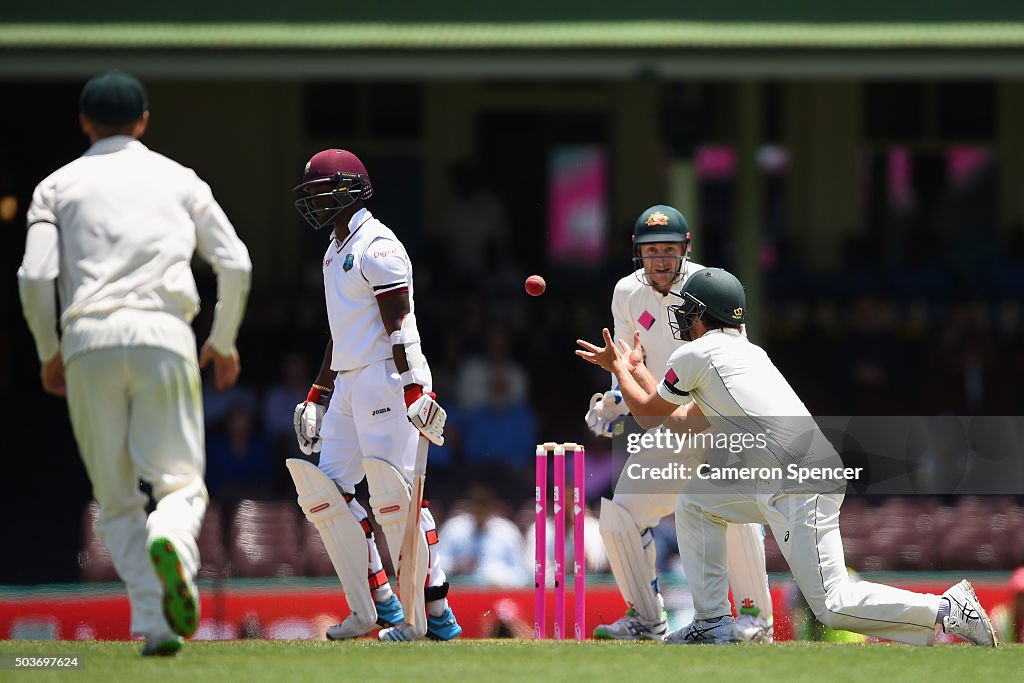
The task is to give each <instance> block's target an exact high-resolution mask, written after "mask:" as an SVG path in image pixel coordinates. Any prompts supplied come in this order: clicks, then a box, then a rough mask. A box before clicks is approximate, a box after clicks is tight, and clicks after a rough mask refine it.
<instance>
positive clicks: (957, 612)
mask: <svg viewBox="0 0 1024 683" xmlns="http://www.w3.org/2000/svg"><path fill="white" fill-rule="evenodd" d="M941 599H942V600H945V601H946V602H947V603H948V604H949V616H947V617H943V618H942V631H943V632H944V633H952V634H953V635H955V636H957V637H958V638H963V639H964V640H966V641H968V642H971V643H974V644H975V645H980V646H981V647H996V646H997V645H998V644H999V641H998V639H997V638H996V632H995V630H994V629H993V628H992V622H991V621H989V618H988V614H986V613H985V608H984V607H982V606H981V603H980V602H979V601H978V596H977V595H976V594H975V592H974V586H972V585H971V582H970V581H968V580H967V579H964V580H963V581H961V582H960V583H958V584H956V585H955V586H952V587H950V588H949V589H948V590H947V591H946V592H945V593H943V594H942V598H941Z"/></svg>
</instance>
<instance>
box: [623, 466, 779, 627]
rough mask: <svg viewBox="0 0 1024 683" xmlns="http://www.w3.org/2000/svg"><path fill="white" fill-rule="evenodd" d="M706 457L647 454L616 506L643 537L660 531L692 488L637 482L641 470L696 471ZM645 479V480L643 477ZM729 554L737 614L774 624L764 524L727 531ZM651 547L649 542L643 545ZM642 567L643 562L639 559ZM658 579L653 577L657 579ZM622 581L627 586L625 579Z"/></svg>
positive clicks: (626, 470) (626, 474)
mask: <svg viewBox="0 0 1024 683" xmlns="http://www.w3.org/2000/svg"><path fill="white" fill-rule="evenodd" d="M703 459H704V454H703V452H702V451H698V450H694V449H684V450H683V451H682V452H681V453H675V452H673V449H669V448H659V449H641V450H640V451H638V452H637V453H633V454H631V455H630V456H629V457H628V458H627V460H626V463H625V465H624V466H623V468H622V472H621V473H620V474H619V479H618V481H617V482H616V484H615V490H614V493H613V495H612V501H613V502H614V503H616V504H618V505H620V506H621V507H623V508H624V509H625V510H626V511H627V512H629V514H630V515H632V517H633V520H634V521H635V522H636V525H637V527H639V528H640V531H641V532H643V531H644V530H645V529H649V528H653V527H656V526H658V524H659V523H660V522H661V520H662V518H664V517H666V516H668V515H670V514H672V513H673V512H675V508H676V503H677V502H678V501H679V494H680V493H681V492H682V490H683V486H684V485H685V484H686V480H685V479H682V478H675V479H659V480H651V479H644V480H639V479H632V478H631V477H630V473H631V472H633V473H634V474H636V473H637V472H638V470H637V468H636V467H634V466H639V467H640V468H655V469H660V468H664V467H666V466H670V465H673V464H678V463H682V464H685V465H686V466H688V467H691V468H694V467H696V466H697V465H698V464H700V463H701V462H703ZM638 476H639V475H638ZM726 538H727V542H728V548H727V551H726V554H727V555H728V572H729V585H730V586H731V588H732V594H733V600H734V602H735V604H736V609H737V611H738V610H740V609H741V607H743V606H744V605H753V606H756V607H757V609H758V610H759V611H760V614H761V616H763V617H764V618H766V619H768V620H769V621H770V620H771V618H772V616H773V612H774V610H773V608H772V601H771V593H770V592H769V590H768V577H767V576H766V574H765V559H764V531H763V528H762V526H761V525H760V524H730V525H728V527H727V529H726ZM649 542H650V539H647V538H645V539H644V540H643V543H644V544H645V547H646V544H647V543H649ZM638 562H639V558H638ZM651 578H652V579H653V577H651ZM616 580H617V581H618V582H619V583H620V584H621V583H622V582H623V580H622V579H619V578H618V577H617V578H616Z"/></svg>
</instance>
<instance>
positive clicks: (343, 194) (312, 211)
mask: <svg viewBox="0 0 1024 683" xmlns="http://www.w3.org/2000/svg"><path fill="white" fill-rule="evenodd" d="M323 183H330V188H331V189H329V190H327V191H326V192H318V193H313V194H310V193H309V189H310V188H311V187H313V186H316V185H319V184H323ZM292 192H294V193H295V194H298V195H300V196H299V197H298V198H297V199H296V200H295V208H296V209H297V210H298V212H299V213H300V214H301V215H302V217H303V218H305V219H306V222H307V223H309V224H310V225H311V226H313V228H314V229H315V230H319V229H320V228H322V227H324V226H325V225H329V224H330V223H331V222H333V221H334V219H335V218H336V217H337V216H338V214H339V213H341V211H342V210H344V209H346V208H348V207H349V206H351V205H352V204H353V203H355V202H356V201H357V200H367V199H369V198H370V197H372V196H373V185H372V184H371V183H370V174H368V173H367V172H366V167H365V166H363V162H362V161H360V160H359V157H357V156H356V155H355V154H353V153H352V152H349V151H347V150H344V149H325V150H324V151H322V152H317V153H316V154H314V155H313V157H312V158H311V159H310V160H309V161H307V162H306V168H305V169H304V170H303V172H302V182H301V183H299V184H298V185H296V186H295V188H294V189H293V190H292ZM326 198H331V199H333V200H334V206H327V207H325V206H324V205H323V203H322V202H321V203H320V207H319V208H317V207H316V206H315V202H314V200H318V199H326Z"/></svg>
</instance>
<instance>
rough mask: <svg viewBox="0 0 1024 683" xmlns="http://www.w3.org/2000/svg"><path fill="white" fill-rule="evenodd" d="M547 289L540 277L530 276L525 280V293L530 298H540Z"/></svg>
mask: <svg viewBox="0 0 1024 683" xmlns="http://www.w3.org/2000/svg"><path fill="white" fill-rule="evenodd" d="M547 287H548V285H547V283H546V282H544V278H542V277H541V276H540V275H531V276H530V277H528V278H526V293H527V294H529V295H530V296H540V295H541V294H543V293H544V290H545V289H547Z"/></svg>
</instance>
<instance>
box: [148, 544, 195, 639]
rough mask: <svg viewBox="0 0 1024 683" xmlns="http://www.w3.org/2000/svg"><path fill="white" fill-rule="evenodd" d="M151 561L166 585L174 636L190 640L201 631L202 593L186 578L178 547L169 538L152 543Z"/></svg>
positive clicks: (168, 616) (165, 600)
mask: <svg viewBox="0 0 1024 683" xmlns="http://www.w3.org/2000/svg"><path fill="white" fill-rule="evenodd" d="M149 559H150V562H152V563H153V569H154V570H155V571H156V576H157V578H158V579H160V583H161V584H162V585H163V608H164V619H166V620H167V625H168V626H170V627H171V630H172V631H173V632H174V633H175V634H177V635H179V636H182V637H183V638H191V637H192V636H193V635H194V634H195V632H196V629H197V628H199V591H198V590H197V589H196V585H195V584H194V583H193V582H192V579H190V578H188V577H187V576H186V575H185V568H184V567H183V566H182V564H181V557H180V556H179V555H178V550H177V548H175V547H174V543H172V542H171V540H170V539H168V538H166V537H164V536H158V537H157V538H154V539H153V540H152V541H151V542H150V544H149Z"/></svg>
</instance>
